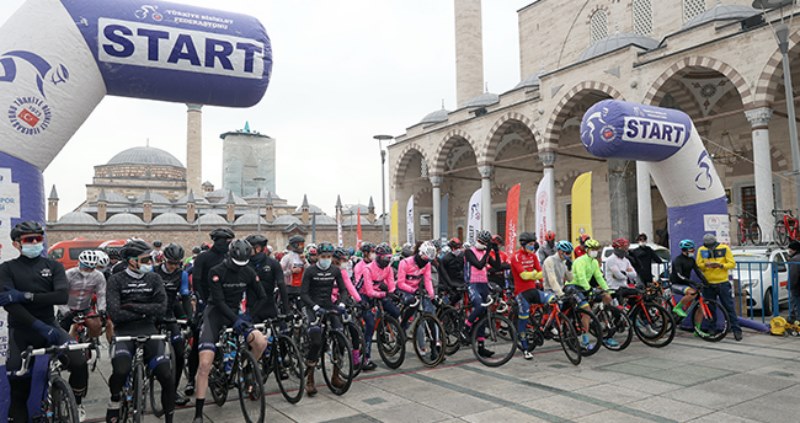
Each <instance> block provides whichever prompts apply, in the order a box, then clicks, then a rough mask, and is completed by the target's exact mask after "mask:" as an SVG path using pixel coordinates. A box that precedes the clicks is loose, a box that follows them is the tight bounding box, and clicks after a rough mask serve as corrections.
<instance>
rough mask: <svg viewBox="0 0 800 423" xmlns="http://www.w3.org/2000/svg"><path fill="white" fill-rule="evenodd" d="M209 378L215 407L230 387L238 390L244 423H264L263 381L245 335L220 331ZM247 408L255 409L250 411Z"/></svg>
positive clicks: (226, 394) (224, 398) (225, 399)
mask: <svg viewBox="0 0 800 423" xmlns="http://www.w3.org/2000/svg"><path fill="white" fill-rule="evenodd" d="M216 347H217V349H216V354H215V355H214V362H213V364H212V366H211V372H210V373H209V375H208V389H209V391H211V397H212V398H213V400H214V403H215V404H217V406H219V407H222V406H223V405H224V404H225V402H226V401H227V399H228V391H229V390H230V389H232V388H233V387H236V389H237V390H238V391H239V406H240V408H241V409H242V415H243V416H244V421H245V422H247V423H253V422H259V423H261V422H263V421H264V418H265V417H264V415H265V414H266V406H267V404H266V400H265V395H264V381H263V380H262V377H261V370H260V369H259V366H258V361H256V359H255V358H254V357H253V354H252V353H251V352H250V349H249V346H248V344H247V340H246V339H245V336H244V335H241V334H237V333H235V332H234V330H233V329H231V328H226V329H223V330H222V331H221V333H220V337H219V341H218V342H217V344H216ZM249 406H255V409H253V410H249V409H248V408H249Z"/></svg>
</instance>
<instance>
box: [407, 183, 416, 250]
mask: <svg viewBox="0 0 800 423" xmlns="http://www.w3.org/2000/svg"><path fill="white" fill-rule="evenodd" d="M415 239H416V236H415V230H414V196H413V195H412V196H411V197H409V198H408V203H406V242H407V243H409V244H411V245H414V243H415V242H416V241H415Z"/></svg>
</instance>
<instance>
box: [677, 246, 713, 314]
mask: <svg viewBox="0 0 800 423" xmlns="http://www.w3.org/2000/svg"><path fill="white" fill-rule="evenodd" d="M679 247H680V249H681V253H680V254H678V255H677V256H675V258H674V259H672V271H671V272H670V274H669V282H670V284H671V285H672V290H674V291H677V292H680V293H682V294H683V298H681V301H680V302H679V303H678V304H677V305H675V307H674V308H673V309H672V312H673V313H675V314H676V315H678V316H680V317H686V307H687V306H688V305H689V304H691V303H692V302H693V301H694V299H695V297H696V296H697V289H698V286H697V283H696V282H695V281H694V280H692V271H694V274H695V275H696V276H697V280H699V281H700V282H701V283H702V285H707V284H708V280H707V279H706V276H705V275H704V274H703V272H702V271H701V270H700V267H699V266H698V265H697V261H695V258H694V252H695V244H694V241H692V240H691V239H684V240H683V241H681V242H680V244H679Z"/></svg>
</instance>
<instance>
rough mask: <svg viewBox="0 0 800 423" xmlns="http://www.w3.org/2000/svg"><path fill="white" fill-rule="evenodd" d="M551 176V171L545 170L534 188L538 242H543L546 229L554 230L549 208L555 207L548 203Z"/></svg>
mask: <svg viewBox="0 0 800 423" xmlns="http://www.w3.org/2000/svg"><path fill="white" fill-rule="evenodd" d="M552 178H553V174H552V173H550V172H545V174H544V176H543V177H542V180H541V181H539V186H538V187H537V188H536V237H537V238H538V239H539V242H540V243H543V242H544V235H545V233H547V231H549V230H555V225H554V222H552V221H551V219H550V216H551V213H550V209H551V208H553V207H555V206H554V205H553V204H550V187H551V186H552ZM554 214H555V213H553V215H554Z"/></svg>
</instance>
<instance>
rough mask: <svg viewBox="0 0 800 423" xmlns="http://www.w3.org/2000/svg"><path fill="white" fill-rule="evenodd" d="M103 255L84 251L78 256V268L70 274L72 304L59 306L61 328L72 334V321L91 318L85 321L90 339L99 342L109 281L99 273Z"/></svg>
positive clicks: (68, 273)
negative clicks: (76, 317)
mask: <svg viewBox="0 0 800 423" xmlns="http://www.w3.org/2000/svg"><path fill="white" fill-rule="evenodd" d="M99 258H100V257H99V255H98V254H97V252H96V251H93V250H84V251H81V253H80V255H79V256H78V267H73V268H72V269H69V270H67V272H66V275H67V283H68V284H69V300H68V301H67V304H65V305H61V306H58V310H59V311H60V312H61V316H62V318H61V328H62V329H64V330H65V331H67V332H70V328H72V323H73V322H72V319H73V317H74V316H75V315H76V314H79V313H80V314H83V315H84V316H90V317H91V318H87V319H85V325H86V328H87V329H89V337H91V338H97V337H99V336H100V332H102V329H103V327H102V324H101V321H100V320H101V319H100V316H99V315H98V314H97V313H100V314H105V312H106V279H105V278H104V277H103V274H102V273H100V272H99V271H98V270H97V262H98V261H99ZM95 295H96V296H97V309H96V310H92V297H93V296H95Z"/></svg>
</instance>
